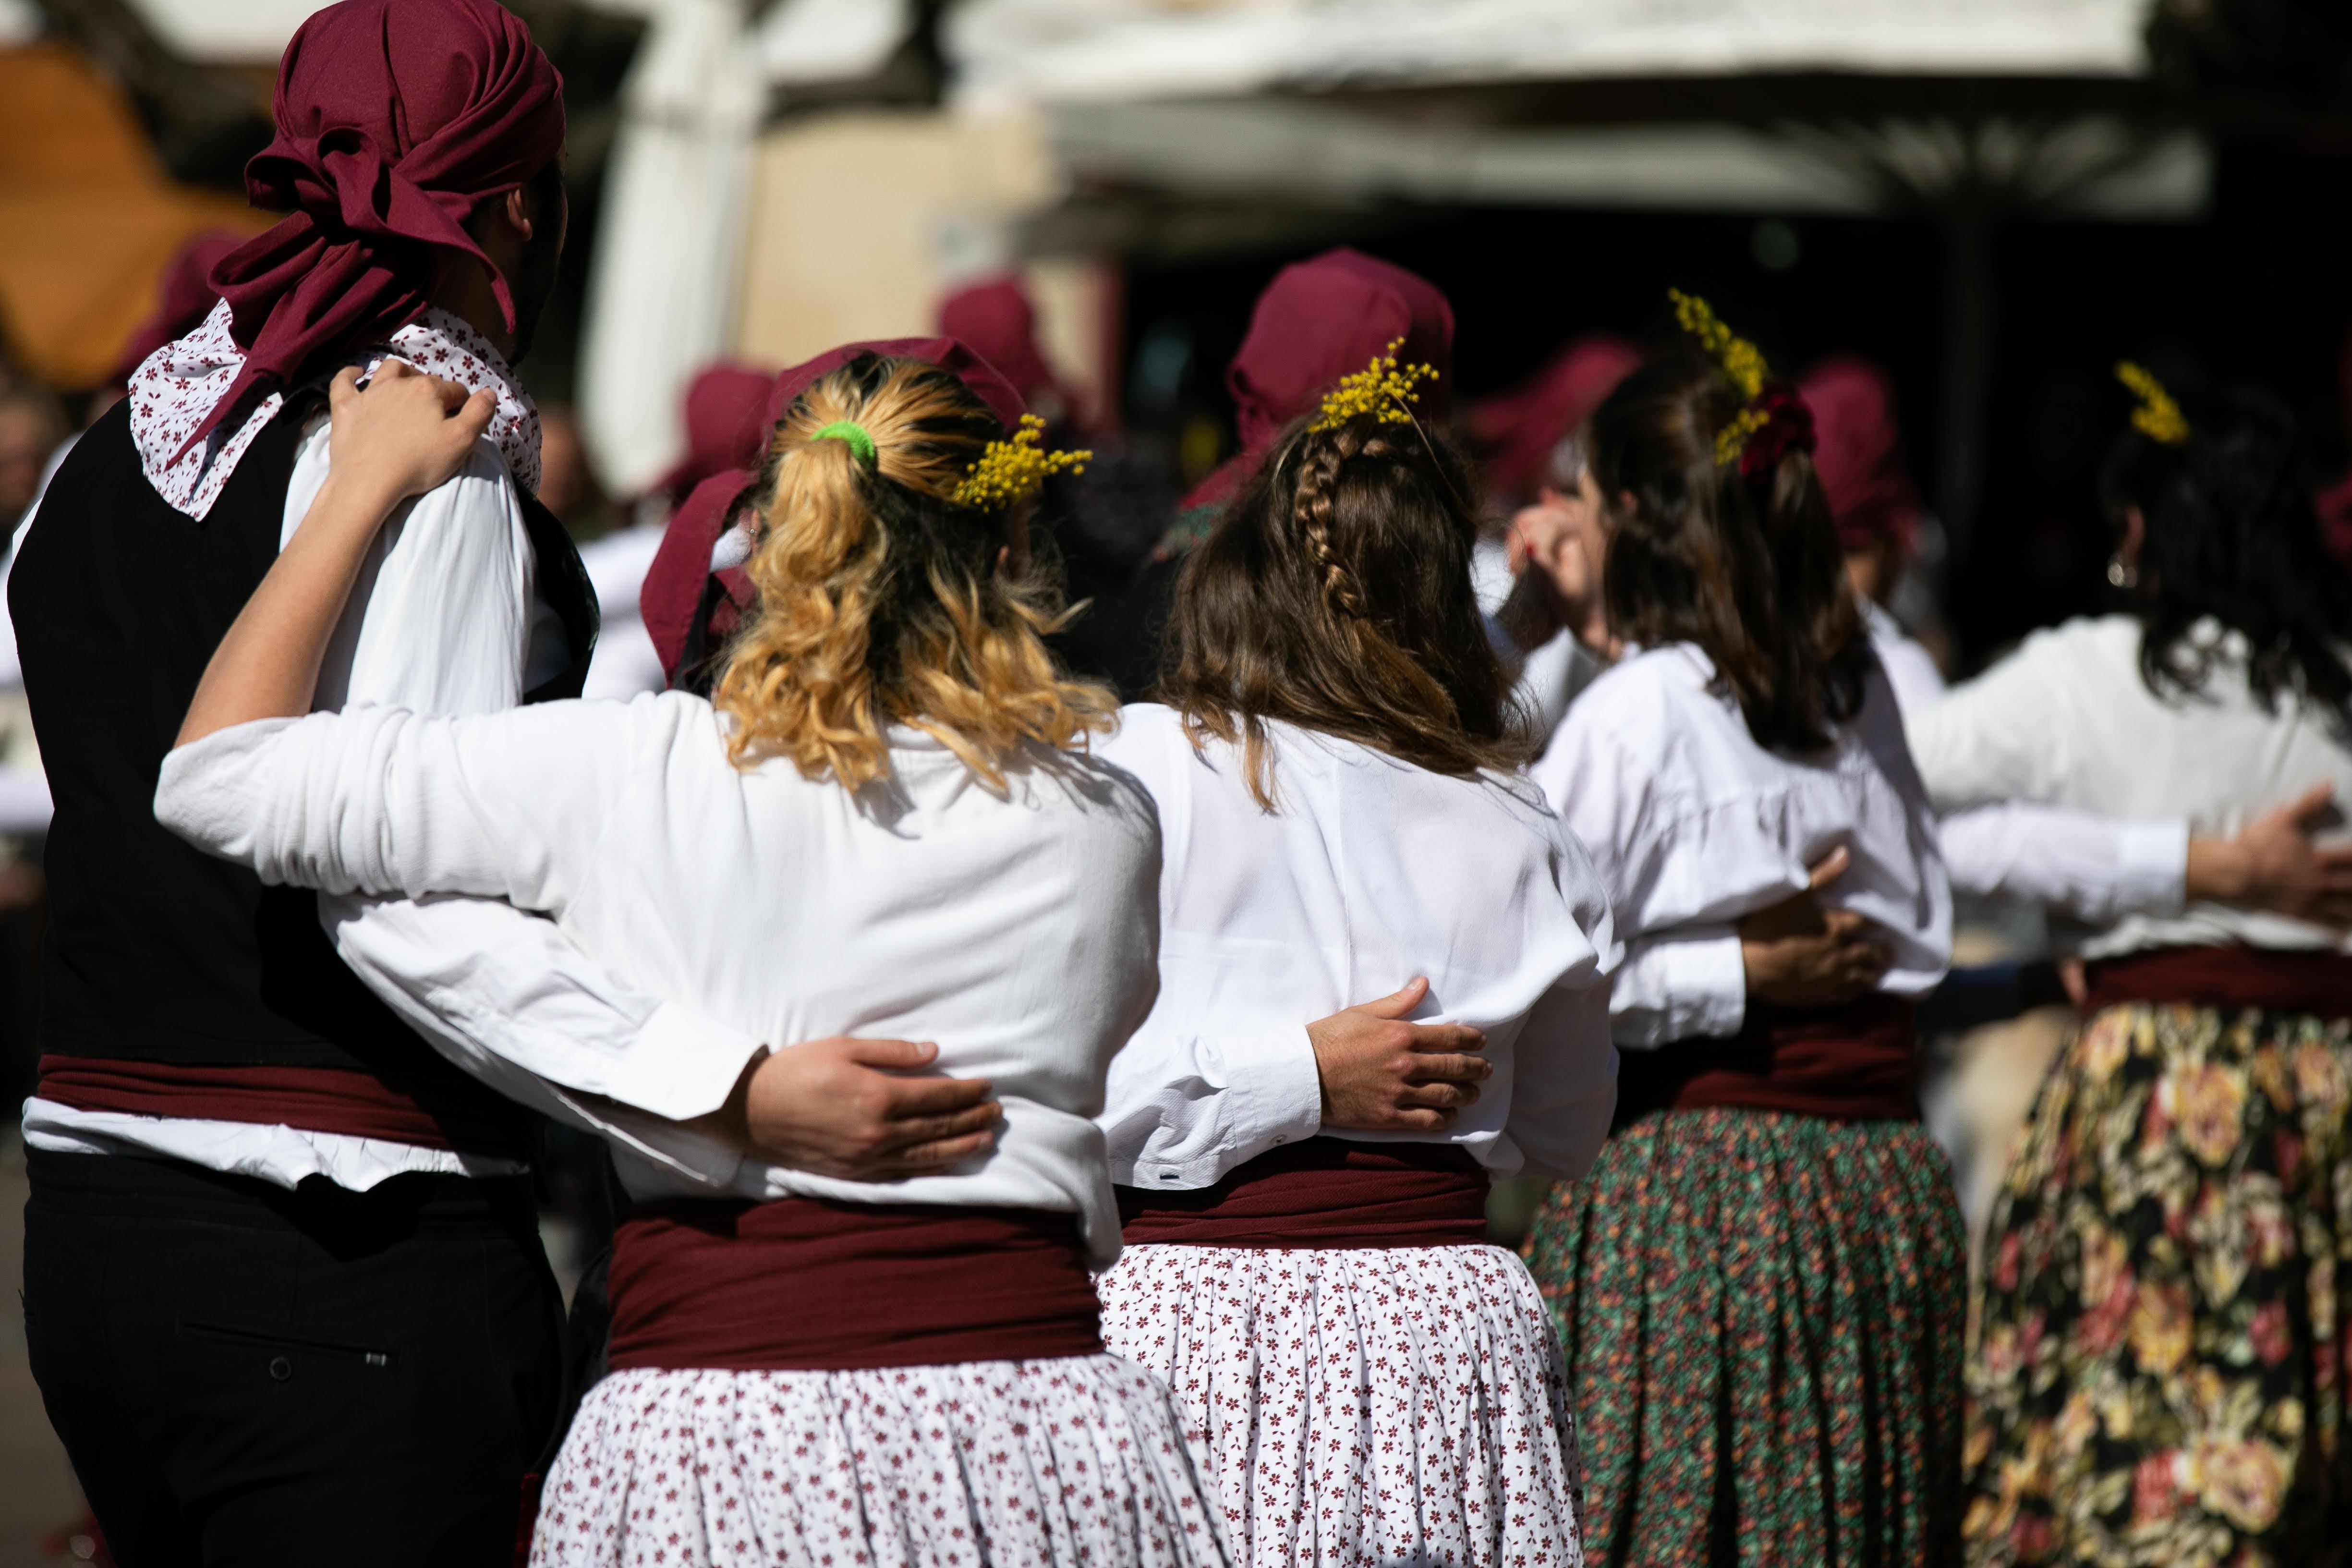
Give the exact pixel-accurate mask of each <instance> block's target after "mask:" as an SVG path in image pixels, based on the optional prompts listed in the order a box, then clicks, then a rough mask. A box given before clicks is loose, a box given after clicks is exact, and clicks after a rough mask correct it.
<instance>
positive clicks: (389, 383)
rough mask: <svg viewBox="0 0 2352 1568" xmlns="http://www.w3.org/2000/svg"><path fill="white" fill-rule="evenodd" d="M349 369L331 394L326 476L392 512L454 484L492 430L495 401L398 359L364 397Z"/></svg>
mask: <svg viewBox="0 0 2352 1568" xmlns="http://www.w3.org/2000/svg"><path fill="white" fill-rule="evenodd" d="M359 381H360V373H359V372H358V370H357V369H355V368H346V369H345V370H343V371H341V373H339V374H337V375H336V377H335V379H334V383H333V384H332V385H331V386H330V387H329V389H328V398H329V401H330V407H331V412H330V415H329V419H330V422H331V423H330V429H329V434H328V437H327V471H328V473H329V474H330V475H331V477H332V478H333V479H334V480H335V481H336V483H337V484H338V486H339V487H341V488H348V489H353V490H355V491H358V492H360V493H364V494H366V495H368V496H369V497H371V498H372V499H373V500H377V501H379V502H381V503H382V504H383V505H384V506H385V507H387V508H389V507H391V506H394V505H397V504H398V503H400V502H401V501H404V500H407V499H408V498H409V497H411V496H417V495H423V494H424V493H425V491H426V490H429V489H433V488H434V487H436V485H440V484H442V483H445V482H446V481H447V480H448V479H452V478H454V477H455V476H456V475H457V472H458V471H459V470H460V469H462V468H465V466H466V462H467V458H470V457H472V456H473V451H474V443H475V442H477V441H478V440H480V439H481V437H482V433H483V432H484V431H486V430H488V428H489V427H490V416H491V415H493V414H495V413H496V412H497V411H498V399H497V398H496V397H495V396H493V395H491V394H490V393H489V392H488V391H487V390H485V391H482V392H477V393H475V394H473V395H471V396H468V395H467V392H466V389H465V388H464V387H462V386H460V385H458V384H457V383H456V382H454V381H446V380H444V379H442V378H441V377H439V376H437V375H426V374H425V373H424V372H422V371H420V370H417V369H416V368H415V367H414V366H412V365H409V364H405V363H402V362H401V361H399V360H396V359H388V360H385V361H384V362H383V363H382V364H381V365H378V366H377V367H376V371H375V374H374V376H373V378H372V379H371V380H370V381H369V383H368V385H367V387H366V389H365V390H362V389H361V386H360V384H359Z"/></svg>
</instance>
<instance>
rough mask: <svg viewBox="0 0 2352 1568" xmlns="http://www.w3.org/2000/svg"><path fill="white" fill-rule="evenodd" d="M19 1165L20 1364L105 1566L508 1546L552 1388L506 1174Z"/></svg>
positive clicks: (535, 1292) (554, 1323)
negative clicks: (67, 1465)
mask: <svg viewBox="0 0 2352 1568" xmlns="http://www.w3.org/2000/svg"><path fill="white" fill-rule="evenodd" d="M29 1164H30V1167H31V1177H32V1197H31V1201H30V1202H28V1203H27V1204H26V1208H25V1314H26V1333H27V1337H28V1339H29V1341H30V1344H31V1350H32V1363H33V1375H34V1376H35V1377H36V1378H37V1380H38V1381H39V1383H40V1385H41V1396H42V1400H43V1402H44V1403H45V1404H46V1405H47V1409H48V1415H49V1421H50V1424H51V1425H52V1426H55V1427H56V1428H57V1431H58V1436H60V1437H61V1438H63V1439H64V1441H65V1446H66V1451H67V1453H68V1455H69V1456H71V1458H72V1459H73V1465H74V1471H75V1473H76V1474H77V1475H78V1476H79V1478H80V1480H81V1484H82V1489H83V1490H84V1491H85V1492H86V1493H88V1494H89V1501H90V1506H91V1507H92V1508H93V1509H94V1510H96V1512H97V1514H98V1521H99V1524H100V1528H102V1529H103V1530H104V1531H105V1532H106V1538H107V1542H108V1544H109V1545H110V1547H111V1548H112V1550H113V1552H114V1555H115V1558H116V1560H117V1561H118V1562H120V1563H122V1564H123V1568H179V1565H181V1564H190V1565H194V1564H204V1565H205V1568H246V1565H248V1564H250V1565H255V1568H276V1565H279V1564H283V1565H285V1568H296V1565H298V1564H299V1565H300V1568H315V1565H316V1564H319V1563H336V1564H339V1565H343V1568H372V1565H374V1564H383V1565H384V1568H393V1565H395V1564H397V1565H399V1568H418V1565H421V1564H425V1563H432V1564H436V1565H438V1564H450V1565H457V1568H472V1565H475V1564H480V1565H482V1568H491V1565H493V1564H495V1565H496V1568H509V1563H512V1562H513V1561H514V1552H515V1542H516V1535H517V1530H518V1526H519V1523H520V1521H521V1520H522V1518H523V1510H524V1509H525V1508H526V1506H527V1504H526V1497H527V1494H528V1493H530V1492H531V1491H533V1490H535V1485H536V1477H535V1475H534V1474H533V1472H534V1471H535V1470H536V1469H538V1468H540V1467H541V1466H543V1464H544V1463H545V1461H546V1459H547V1458H548V1457H549V1455H550V1454H551V1451H552V1447H553V1445H554V1443H555V1441H556V1440H557V1438H558V1437H559V1436H560V1434H559V1433H558V1432H556V1430H555V1429H554V1428H555V1424H556V1422H557V1421H558V1419H559V1418H560V1414H561V1410H562V1383H563V1373H562V1353H563V1335H562V1300H561V1297H560V1296H559V1295H558V1293H557V1289H556V1285H555V1279H554V1277H553V1275H552V1274H551V1273H550V1271H549V1269H548V1267H547V1259H546V1256H545V1254H544V1253H543V1252H542V1251H541V1248H540V1244H539V1235H538V1229H537V1222H536V1219H535V1215H534V1209H533V1205H532V1201H531V1191H530V1179H529V1178H528V1177H511V1178H504V1179H500V1180H496V1181H473V1180H469V1179H467V1178H466V1177H463V1176H439V1175H408V1176H398V1177H394V1179H393V1180H391V1181H388V1182H385V1183H383V1184H381V1185H380V1186H378V1187H376V1188H374V1189H373V1191H370V1192H366V1193H352V1192H348V1191H345V1190H343V1189H341V1188H340V1187H336V1186H334V1185H332V1184H330V1183H327V1182H325V1181H321V1180H317V1179H313V1180H311V1181H309V1182H305V1183H304V1184H302V1186H301V1188H300V1189H299V1190H298V1191H295V1192H288V1191H286V1190H285V1189H284V1188H282V1187H278V1186H274V1185H271V1184H268V1183H265V1182H258V1181H253V1180H249V1179H247V1178H245V1177H239V1176H225V1175H220V1174H216V1173H212V1172H208V1171H203V1170H199V1169H197V1168H196V1167H194V1166H192V1165H185V1164H181V1163H176V1162H173V1161H166V1160H145V1159H132V1158H125V1157H120V1156H112V1155H92V1154H56V1153H49V1152H44V1151H41V1150H33V1151H30V1152H29Z"/></svg>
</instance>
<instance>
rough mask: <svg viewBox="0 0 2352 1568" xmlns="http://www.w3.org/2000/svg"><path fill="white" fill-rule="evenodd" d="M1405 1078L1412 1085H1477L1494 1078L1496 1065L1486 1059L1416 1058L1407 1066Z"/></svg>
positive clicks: (1453, 1057)
mask: <svg viewBox="0 0 2352 1568" xmlns="http://www.w3.org/2000/svg"><path fill="white" fill-rule="evenodd" d="M1405 1076H1406V1080H1407V1081H1408V1082H1412V1083H1427V1082H1442V1081H1448V1080H1450V1081H1453V1082H1456V1083H1475V1082H1477V1081H1479V1080H1481V1079H1490V1078H1492V1077H1494V1076H1495V1064H1494V1063H1492V1062H1490V1061H1488V1060H1487V1059H1486V1058H1484V1057H1455V1056H1446V1057H1432V1056H1415V1057H1414V1058H1412V1060H1411V1061H1410V1062H1409V1063H1407V1064H1405Z"/></svg>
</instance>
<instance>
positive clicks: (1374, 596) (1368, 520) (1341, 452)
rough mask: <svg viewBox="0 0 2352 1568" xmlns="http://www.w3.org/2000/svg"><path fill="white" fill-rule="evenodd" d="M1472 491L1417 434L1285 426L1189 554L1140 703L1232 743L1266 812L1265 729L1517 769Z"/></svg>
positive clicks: (1270, 800) (1385, 427)
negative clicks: (1163, 674)
mask: <svg viewBox="0 0 2352 1568" xmlns="http://www.w3.org/2000/svg"><path fill="white" fill-rule="evenodd" d="M1473 493H1474V491H1473V489H1472V487H1471V481H1470V475H1469V469H1468V466H1467V465H1466V464H1465V462H1464V461H1463V459H1462V457H1461V454H1460V453H1459V452H1457V451H1456V450H1455V449H1454V447H1453V446H1452V444H1451V443H1450V442H1448V441H1447V440H1446V439H1445V438H1444V437H1443V436H1442V435H1439V434H1437V433H1435V432H1433V431H1430V430H1428V429H1427V428H1426V427H1425V426H1419V425H1407V424H1390V423H1383V422H1382V421H1381V419H1380V418H1379V417H1378V416H1374V415H1369V414H1367V415H1359V416H1356V417H1355V418H1353V419H1350V420H1349V421H1348V422H1347V423H1345V424H1343V425H1340V426H1337V427H1335V428H1333V429H1329V430H1310V429H1307V428H1306V427H1304V426H1294V427H1293V428H1292V429H1291V430H1290V431H1289V432H1287V433H1286V435H1285V436H1284V437H1283V438H1282V439H1281V440H1280V441H1278V442H1276V445H1275V447H1274V449H1273V451H1271V452H1269V453H1268V454H1267V455H1266V459H1265V463H1264V465H1263V466H1262V467H1261V468H1259V470H1258V473H1257V476H1256V477H1255V479H1252V480H1251V481H1250V483H1249V485H1248V487H1247V488H1246V489H1244V490H1243V492H1242V494H1241V496H1240V497H1239V499H1238V500H1235V501H1234V506H1233V509H1232V510H1231V511H1230V512H1228V513H1227V515H1226V516H1225V518H1224V519H1223V521H1222V522H1220V523H1219V525H1218V527H1217V530H1216V531H1215V532H1214V533H1213V534H1211V535H1210V536H1209V538H1208V540H1207V542H1204V543H1203V544H1202V546H1201V547H1200V548H1199V549H1198V550H1197V551H1195V552H1193V554H1192V560H1191V561H1190V562H1188V563H1186V565H1185V568H1184V574H1183V576H1182V578H1181V580H1180V582H1179V584H1178V585H1177V590H1176V613H1175V618H1174V623H1173V626H1171V634H1172V640H1173V643H1174V647H1175V668H1174V671H1173V672H1172V673H1171V674H1170V675H1169V676H1168V677H1167V678H1166V679H1163V680H1162V681H1161V682H1160V689H1159V691H1158V692H1157V694H1156V695H1158V697H1159V698H1160V700H1161V701H1163V702H1166V703H1167V704H1168V705H1169V706H1170V707H1171V708H1173V709H1175V710H1177V711H1179V712H1180V713H1181V714H1182V715H1183V716H1184V724H1185V728H1186V730H1187V731H1189V732H1190V733H1191V734H1192V739H1193V742H1194V743H1195V744H1199V743H1201V742H1202V741H1203V740H1204V739H1206V738H1207V737H1210V736H1214V737H1215V738H1216V739H1218V740H1221V741H1224V742H1234V741H1239V742H1240V743H1241V745H1242V755H1243V768H1244V775H1245V776H1246V778H1247V779H1248V782H1249V788H1250V793H1251V794H1252V795H1255V796H1256V797H1257V801H1258V804H1259V805H1263V806H1265V808H1266V809H1267V810H1269V811H1271V810H1273V809H1274V802H1275V790H1274V783H1273V779H1272V776H1271V768H1270V765H1269V762H1268V758H1267V756H1266V752H1265V721H1267V720H1269V719H1279V720H1283V721H1286V722H1288V723H1292V724H1297V725H1298V726H1299V727H1301V728H1302V729H1307V730H1317V731H1322V732H1324V733H1326V734H1331V735H1338V736H1340V737H1342V738H1344V739H1347V740H1350V741H1358V742H1362V743H1363V744H1365V745H1368V746H1372V747H1375V748H1377V749H1379V750H1381V751H1383V752H1388V753H1390V754H1391V755H1392V756H1396V757H1400V758H1402V759H1403V760H1404V761H1406V762H1409V763H1415V764H1417V765H1419V766H1421V767H1424V768H1428V769H1430V770H1431V771H1432V772H1434V773H1454V774H1462V773H1475V772H1476V771H1477V770H1479V769H1481V768H1488V767H1510V766H1513V765H1515V764H1517V763H1519V762H1520V761H1522V760H1524V758H1525V754H1526V752H1525V747H1524V746H1523V745H1522V744H1521V743H1520V742H1519V740H1518V738H1517V735H1516V734H1515V733H1514V731H1513V727H1512V725H1511V723H1510V721H1509V718H1508V715H1507V710H1506V706H1505V703H1506V698H1507V693H1508V691H1509V682H1508V680H1507V678H1506V677H1505V676H1504V674H1503V668H1502V666H1501V665H1500V664H1499V663H1498V662H1497V661H1496V658H1495V652H1494V649H1493V648H1492V647H1490V646H1489V645H1488V644H1487V641H1486V630H1485V627H1484V626H1483V625H1482V624H1481V622H1480V620H1479V616H1478V604H1477V600H1476V597H1475V595H1474V594H1473V593H1472V590H1471V586H1470V552H1471V548H1472V546H1473V544H1474V543H1475V542H1476V539H1477V533H1478V525H1477V520H1476V518H1475V516H1473V515H1472V513H1471V511H1470V509H1469V506H1468V504H1467V502H1466V501H1465V497H1467V496H1469V495H1471V494H1473Z"/></svg>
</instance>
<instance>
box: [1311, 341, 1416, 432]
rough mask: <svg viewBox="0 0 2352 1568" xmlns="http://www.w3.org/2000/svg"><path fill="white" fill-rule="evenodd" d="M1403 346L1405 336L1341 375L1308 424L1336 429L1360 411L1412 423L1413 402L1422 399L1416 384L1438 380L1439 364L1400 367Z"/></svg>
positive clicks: (1394, 422)
mask: <svg viewBox="0 0 2352 1568" xmlns="http://www.w3.org/2000/svg"><path fill="white" fill-rule="evenodd" d="M1402 347H1404V340H1403V339H1402V338H1399V339H1397V340H1396V341H1395V342H1391V344H1389V346H1388V348H1387V350H1386V351H1385V352H1383V353H1379V354H1376V355H1374V356H1373V358H1372V363H1370V365H1367V366H1366V367H1365V368H1364V369H1362V370H1360V371H1358V372H1357V373H1356V374H1353V375H1348V376H1342V377H1340V378H1339V385H1337V386H1335V387H1333V388H1332V389H1331V390H1330V391H1328V392H1327V393H1325V394H1324V395H1323V406H1322V407H1321V408H1319V409H1318V410H1317V411H1316V415H1315V423H1314V424H1312V425H1309V426H1307V428H1308V429H1309V430H1336V429H1338V428H1339V426H1342V425H1345V424H1346V423H1347V422H1348V421H1349V420H1350V419H1353V418H1354V417H1355V416H1357V415H1359V414H1370V415H1375V416H1378V417H1379V419H1380V420H1381V423H1382V424H1384V425H1409V424H1411V423H1412V405H1414V404H1415V403H1418V402H1419V401H1421V393H1420V392H1419V391H1418V390H1417V388H1418V387H1419V386H1420V384H1422V383H1423V382H1424V381H1435V380H1436V379H1437V368H1436V367H1435V366H1434V365H1427V364H1409V365H1406V366H1405V367H1404V368H1403V369H1402V370H1399V369H1398V368H1397V362H1396V353H1397V350H1399V349H1401V348H1402Z"/></svg>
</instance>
